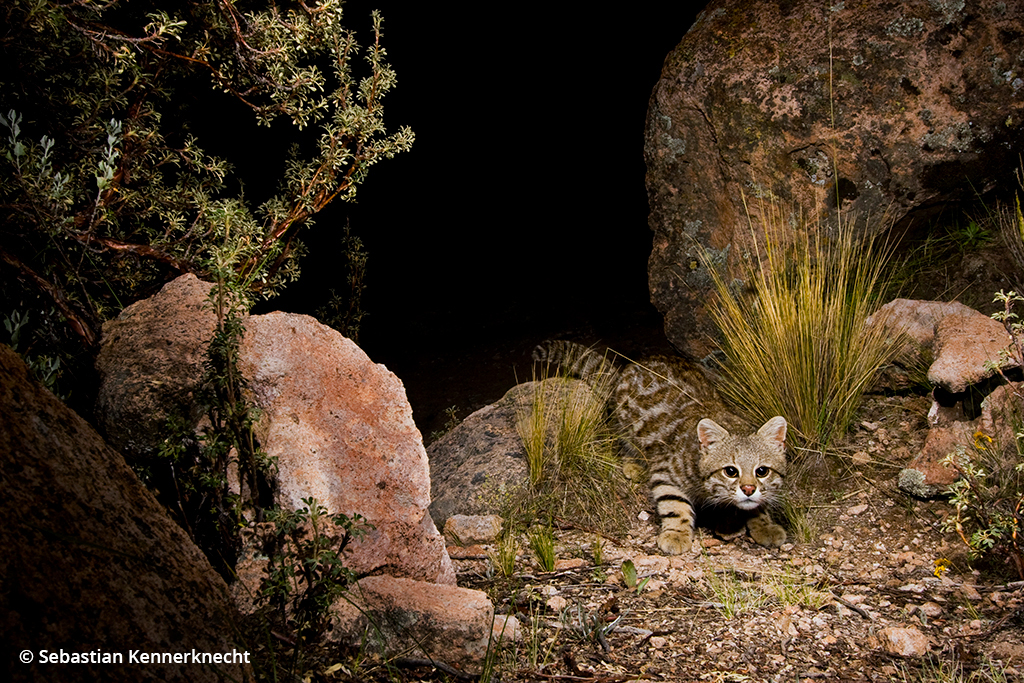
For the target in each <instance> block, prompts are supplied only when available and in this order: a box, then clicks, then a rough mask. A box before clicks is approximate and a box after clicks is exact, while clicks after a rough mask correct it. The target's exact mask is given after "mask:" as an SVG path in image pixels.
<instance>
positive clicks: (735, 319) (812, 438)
mask: <svg viewBox="0 0 1024 683" xmlns="http://www.w3.org/2000/svg"><path fill="white" fill-rule="evenodd" d="M750 220H751V225H750V231H751V235H752V239H753V241H754V242H755V243H757V241H758V240H757V238H756V234H755V233H756V232H757V231H756V230H755V228H754V224H753V219H750ZM791 220H792V221H794V222H795V224H793V225H791ZM761 222H762V227H763V234H764V245H763V250H764V253H763V254H762V253H761V251H757V252H756V254H755V256H754V257H752V258H751V260H750V261H749V262H748V263H749V268H748V270H747V273H746V284H747V285H748V286H749V288H750V290H751V291H752V294H750V295H748V294H747V293H746V292H745V291H742V290H741V289H740V288H738V287H735V286H734V285H733V283H732V282H731V281H728V280H727V279H726V278H725V276H724V275H723V274H722V273H719V272H718V270H717V268H716V264H715V262H714V259H713V258H712V257H711V256H710V255H708V254H705V255H704V257H703V260H704V264H705V266H706V267H707V268H708V270H709V272H710V274H711V276H712V279H713V282H714V285H715V292H716V293H717V295H718V299H717V302H716V303H715V304H714V305H713V307H712V310H711V314H712V316H713V319H714V321H715V323H716V325H717V327H718V329H719V330H720V332H721V335H722V350H723V351H724V357H725V359H724V364H723V367H722V370H723V374H724V378H725V382H724V385H723V387H722V390H723V393H724V394H725V395H726V396H727V398H729V399H730V400H731V401H732V402H733V403H734V404H735V405H736V406H737V407H738V408H739V409H740V410H741V411H742V412H744V413H746V414H747V416H748V417H749V418H750V419H751V421H752V422H754V423H756V424H761V423H763V422H764V421H766V420H768V419H769V418H771V417H773V416H775V415H784V416H785V417H786V419H787V420H788V421H789V425H790V430H791V431H790V434H791V438H792V440H793V441H795V442H796V445H798V446H803V447H804V448H807V449H812V450H819V451H823V450H824V449H826V448H827V447H828V446H829V444H831V443H833V442H834V441H835V440H836V439H838V438H839V437H841V436H842V435H843V434H845V433H846V431H847V429H848V427H849V425H850V423H851V421H852V420H853V417H854V414H855V411H856V409H857V407H858V405H859V403H860V399H861V396H862V394H863V392H864V391H865V390H866V389H867V388H868V387H869V386H870V385H871V382H872V380H873V378H874V377H875V375H876V373H877V372H878V370H879V368H881V367H882V366H883V365H885V364H886V363H888V362H890V361H891V360H892V359H893V358H894V357H895V355H896V353H897V352H898V351H899V350H900V348H901V344H900V343H899V341H900V339H899V335H898V334H895V333H894V332H893V330H892V329H891V328H890V326H889V325H888V324H886V321H879V320H877V319H875V320H874V321H873V324H868V317H869V316H870V315H871V314H873V313H876V310H877V308H878V306H879V305H880V303H881V302H880V300H879V299H880V295H881V293H882V291H883V289H884V284H885V277H884V275H885V271H884V269H885V266H886V263H887V261H888V253H889V252H888V251H887V250H886V249H879V247H878V246H877V245H875V244H874V242H873V241H872V240H870V239H862V238H860V237H858V236H857V235H856V234H855V231H854V225H853V224H852V223H851V222H849V221H840V223H839V224H838V225H837V226H836V227H835V228H833V229H829V228H827V227H826V226H823V225H813V224H810V223H808V222H807V221H804V220H802V219H801V218H800V217H799V216H798V217H796V218H791V217H790V216H786V215H784V214H783V212H782V210H781V209H780V208H779V207H778V206H777V205H774V204H771V203H764V204H762V206H761ZM784 235H789V236H791V238H792V239H790V238H784V237H783V236H784Z"/></svg>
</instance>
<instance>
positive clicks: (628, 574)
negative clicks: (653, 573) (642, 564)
mask: <svg viewBox="0 0 1024 683" xmlns="http://www.w3.org/2000/svg"><path fill="white" fill-rule="evenodd" d="M650 580H651V577H649V576H648V577H647V578H645V579H643V580H639V577H638V576H637V573H636V565H635V564H633V560H628V559H627V560H623V562H622V581H623V583H625V584H626V588H628V589H630V590H631V591H636V594H637V595H640V593H642V592H643V591H644V587H645V586H646V585H647V582H648V581H650Z"/></svg>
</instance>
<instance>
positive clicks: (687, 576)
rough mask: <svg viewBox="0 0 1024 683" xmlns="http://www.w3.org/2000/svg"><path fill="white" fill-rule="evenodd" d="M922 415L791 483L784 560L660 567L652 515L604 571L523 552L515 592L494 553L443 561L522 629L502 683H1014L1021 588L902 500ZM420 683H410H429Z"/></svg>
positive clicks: (570, 554) (776, 556)
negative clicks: (792, 513) (542, 565)
mask: <svg viewBox="0 0 1024 683" xmlns="http://www.w3.org/2000/svg"><path fill="white" fill-rule="evenodd" d="M927 408H928V399H927V398H925V397H914V396H912V397H887V398H886V397H872V398H869V399H868V400H867V401H866V402H865V405H864V408H863V410H862V411H861V415H860V420H859V426H858V427H857V429H856V430H855V431H854V433H853V434H852V435H851V436H850V437H848V439H847V441H846V442H845V443H844V444H842V446H841V448H840V449H839V451H840V454H839V455H837V456H829V457H827V458H824V459H819V460H817V461H815V462H814V463H813V464H811V465H807V466H805V468H804V469H803V472H802V473H801V474H799V475H798V476H797V477H795V478H794V479H796V480H797V482H798V483H797V484H796V486H797V488H798V489H799V490H796V491H793V492H792V493H791V499H792V500H793V502H794V505H795V507H796V508H797V509H798V510H800V511H801V512H802V514H801V515H799V516H798V518H799V519H800V520H801V522H800V524H799V528H797V529H792V530H791V534H790V535H791V537H793V542H792V543H787V544H786V545H784V546H782V547H781V548H778V549H766V548H762V547H759V546H757V545H755V544H753V543H752V542H750V541H749V540H748V539H745V538H743V539H737V540H734V541H732V542H729V543H723V542H720V541H718V540H716V539H714V538H711V537H708V536H705V537H704V538H703V540H702V542H701V546H702V549H701V552H700V553H699V554H696V555H694V556H690V557H665V556H662V555H660V554H658V553H657V550H656V546H655V542H654V541H655V533H656V526H655V520H654V519H653V518H652V517H651V516H650V513H649V512H646V511H639V513H638V517H637V520H636V523H635V524H634V525H633V528H632V530H631V531H630V532H629V534H628V535H627V536H626V537H625V538H621V539H608V538H602V539H601V540H600V543H601V545H602V549H601V553H600V554H601V557H600V560H601V563H600V564H597V563H596V562H595V557H594V543H595V539H597V536H595V535H594V534H592V533H585V532H581V531H580V530H577V529H572V528H563V529H560V530H558V531H557V534H556V537H557V545H556V552H557V556H558V558H559V559H558V564H557V566H556V570H555V571H554V572H548V573H545V572H542V571H540V570H539V568H538V567H537V565H536V561H535V560H534V559H533V557H532V554H531V553H530V552H529V551H523V552H521V553H520V556H519V561H518V563H517V565H516V573H515V575H514V576H511V577H495V576H494V571H493V568H492V566H491V562H490V560H489V559H488V555H487V552H486V551H487V548H480V547H473V548H450V552H451V554H452V555H453V558H456V559H455V561H456V565H457V567H458V571H459V584H460V585H462V586H465V587H472V588H478V589H481V590H484V591H486V592H488V593H489V594H490V595H491V597H492V600H493V601H494V603H495V605H496V608H497V611H498V612H504V613H514V614H516V616H517V617H518V620H519V621H520V623H521V625H522V638H521V640H520V642H519V643H518V644H517V645H515V646H513V647H511V648H508V649H506V650H505V651H504V652H503V654H502V655H501V657H500V658H499V660H498V662H497V667H496V673H495V680H502V681H593V682H597V681H609V682H610V681H630V680H644V681H691V680H692V681H807V680H812V681H813V680H839V681H864V680H870V681H889V680H897V681H961V680H963V681H967V680H978V681H988V680H995V681H1001V680H1007V681H1011V680H1024V582H1020V581H1014V579H1016V578H1018V577H1015V576H1012V575H1010V574H1009V573H1008V572H1007V571H1006V567H1005V565H1004V564H1003V563H1001V562H1000V561H999V558H995V559H994V561H993V562H991V563H990V565H989V566H988V567H986V568H984V569H982V568H980V567H972V566H971V565H970V564H969V563H968V560H967V557H966V554H965V548H964V546H963V544H962V542H961V541H960V540H959V538H958V537H957V536H956V535H955V534H950V533H944V532H943V531H942V530H941V526H942V520H943V519H944V517H945V516H946V515H947V514H948V513H949V510H950V508H949V506H948V505H947V504H946V503H944V502H942V501H918V500H914V499H912V498H910V497H908V496H906V495H905V494H903V493H901V492H899V491H898V490H897V489H896V487H895V475H896V473H897V472H898V470H899V468H900V467H902V466H903V465H904V464H905V463H906V462H907V461H908V460H909V457H910V454H911V453H913V452H915V451H916V449H918V448H919V447H920V444H921V443H922V442H923V439H924V435H925V430H926V429H927V425H926V424H925V421H924V416H925V415H926V413H927ZM626 560H629V561H630V562H632V564H633V566H634V567H635V569H636V574H637V576H638V579H637V583H643V582H644V581H646V583H644V584H643V585H642V587H641V589H640V590H637V588H636V587H635V586H634V587H632V588H630V587H628V586H627V585H626V583H627V581H626V579H625V578H624V576H623V571H622V566H623V563H624V562H625V561H626ZM627 573H628V572H627ZM421 673H422V674H423V675H425V676H427V678H416V675H415V672H409V674H410V675H411V676H412V677H411V678H410V679H409V680H433V679H430V678H429V674H428V673H427V672H421Z"/></svg>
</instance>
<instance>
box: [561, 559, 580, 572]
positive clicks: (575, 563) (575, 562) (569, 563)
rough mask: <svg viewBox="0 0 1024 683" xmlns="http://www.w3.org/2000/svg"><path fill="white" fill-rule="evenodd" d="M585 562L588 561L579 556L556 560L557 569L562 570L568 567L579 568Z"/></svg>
mask: <svg viewBox="0 0 1024 683" xmlns="http://www.w3.org/2000/svg"><path fill="white" fill-rule="evenodd" d="M585 564H586V562H584V561H583V560H582V559H580V558H578V557H567V558H565V559H564V560H555V571H556V572H562V571H565V570H566V569H578V568H579V567H582V566H583V565H585Z"/></svg>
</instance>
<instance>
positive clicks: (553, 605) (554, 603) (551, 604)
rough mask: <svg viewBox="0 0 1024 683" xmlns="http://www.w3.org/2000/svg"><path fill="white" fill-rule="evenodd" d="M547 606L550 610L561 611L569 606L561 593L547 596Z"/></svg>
mask: <svg viewBox="0 0 1024 683" xmlns="http://www.w3.org/2000/svg"><path fill="white" fill-rule="evenodd" d="M546 604H547V607H548V609H549V610H551V611H552V612H558V613H561V612H562V610H564V609H565V608H566V607H568V606H569V601H568V600H566V599H565V598H563V597H562V596H561V595H552V596H551V597H550V598H548V601H547V603H546Z"/></svg>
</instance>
